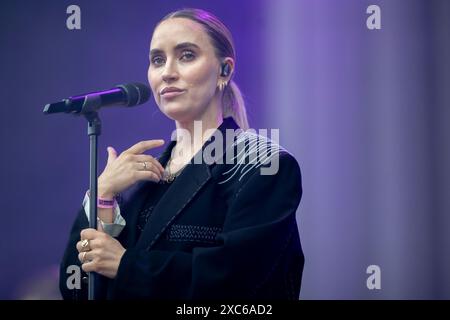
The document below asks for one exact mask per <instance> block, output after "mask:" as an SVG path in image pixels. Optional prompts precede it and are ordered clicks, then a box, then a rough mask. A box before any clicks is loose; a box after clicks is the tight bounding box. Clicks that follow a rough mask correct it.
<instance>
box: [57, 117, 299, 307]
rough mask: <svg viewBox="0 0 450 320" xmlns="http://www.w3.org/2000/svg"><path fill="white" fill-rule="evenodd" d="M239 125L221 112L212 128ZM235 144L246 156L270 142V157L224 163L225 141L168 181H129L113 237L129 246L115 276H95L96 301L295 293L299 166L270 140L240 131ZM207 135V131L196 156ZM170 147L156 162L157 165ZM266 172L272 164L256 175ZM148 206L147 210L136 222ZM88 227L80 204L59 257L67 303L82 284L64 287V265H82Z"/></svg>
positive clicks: (83, 293)
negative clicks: (80, 244) (121, 222)
mask: <svg viewBox="0 0 450 320" xmlns="http://www.w3.org/2000/svg"><path fill="white" fill-rule="evenodd" d="M237 128H238V127H237V125H236V123H235V122H234V121H233V120H232V119H231V118H227V119H224V122H223V123H222V125H221V126H220V127H219V128H218V130H217V132H220V133H222V136H223V137H225V135H226V132H225V130H226V129H233V130H235V129H237ZM247 138H248V139H247ZM237 140H245V141H246V143H247V144H246V148H244V149H243V151H244V152H243V154H244V156H245V159H247V156H250V155H252V150H258V151H263V150H264V148H263V147H268V148H269V149H270V154H271V158H270V160H271V162H270V163H267V162H265V161H262V160H261V159H258V161H257V162H256V163H250V162H248V161H244V162H239V163H237V164H236V163H235V164H230V163H228V162H227V161H221V160H224V159H228V155H230V154H232V153H231V151H230V150H233V148H227V146H226V145H224V146H223V148H222V150H219V149H217V150H216V158H215V160H216V161H214V162H213V163H206V162H202V163H200V164H193V163H190V164H188V165H187V166H186V167H185V168H184V169H183V171H182V172H181V173H180V175H179V176H178V177H177V178H176V179H175V180H174V181H173V182H172V183H171V184H170V185H158V184H156V183H153V182H142V183H139V184H138V185H136V186H135V190H134V191H133V192H131V193H130V196H129V197H128V198H126V201H124V203H123V205H121V214H122V216H123V217H124V219H125V221H126V226H125V228H124V229H123V230H122V232H121V233H120V235H119V236H118V237H117V240H118V241H119V242H120V243H121V244H122V246H123V247H124V248H125V249H126V251H125V253H124V255H123V256H122V259H121V261H120V265H119V268H118V271H117V275H116V277H115V278H114V279H108V278H106V277H103V276H100V277H99V278H100V279H101V282H102V285H101V286H99V287H100V288H98V296H97V298H98V299H239V298H242V299H298V297H299V292H300V284H301V276H302V272H303V265H304V257H303V252H302V248H301V245H300V237H299V233H298V228H297V222H296V210H297V208H298V205H299V203H300V199H301V196H302V187H301V175H300V168H299V166H298V163H297V161H296V160H295V158H294V157H293V156H292V155H291V154H290V153H288V152H287V151H286V150H284V149H283V148H281V147H279V146H276V145H274V144H273V143H272V142H270V141H267V139H255V135H251V134H250V133H242V134H240V135H239V139H237ZM212 141H215V138H214V135H213V137H212V138H211V139H210V140H208V141H207V142H206V143H205V145H204V146H203V148H202V150H201V151H199V152H203V151H205V150H207V149H206V148H208V147H210V146H211V143H212ZM225 143H227V142H225V141H224V144H225ZM174 145H175V142H172V143H170V144H169V145H168V147H167V149H166V150H165V151H164V153H163V154H162V156H161V157H160V158H159V161H160V162H161V164H162V165H163V166H165V165H166V163H167V160H168V159H169V156H170V153H171V150H172V149H173V147H174ZM233 146H234V144H233ZM263 168H265V169H267V168H270V169H272V168H273V169H275V170H274V171H273V172H272V173H271V174H267V172H266V173H265V174H263V170H262V169H263ZM148 207H153V210H151V211H152V212H151V214H149V215H147V219H143V218H142V215H141V214H140V213H141V212H142V211H143V210H145V209H146V208H148ZM145 220H147V222H146V223H145ZM139 221H142V222H139ZM138 226H139V227H138ZM87 227H88V221H87V218H86V214H85V212H84V209H83V208H81V210H80V211H79V213H78V216H77V219H76V221H75V222H74V224H73V227H72V230H71V233H70V237H69V241H68V244H67V248H66V250H65V253H64V257H63V259H62V262H61V271H60V290H61V293H62V295H63V297H64V298H65V299H86V298H87V284H85V283H82V287H81V289H80V290H76V289H74V290H70V289H68V287H67V281H68V280H69V281H70V279H68V278H69V277H70V276H71V275H72V274H71V273H70V272H69V273H68V272H67V270H68V268H69V267H70V266H71V265H80V261H79V260H78V251H77V250H76V243H77V241H79V240H80V231H81V230H82V229H85V228H87Z"/></svg>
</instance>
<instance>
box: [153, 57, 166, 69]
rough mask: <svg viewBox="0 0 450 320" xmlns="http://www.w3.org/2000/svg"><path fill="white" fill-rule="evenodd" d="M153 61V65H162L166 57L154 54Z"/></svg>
mask: <svg viewBox="0 0 450 320" xmlns="http://www.w3.org/2000/svg"><path fill="white" fill-rule="evenodd" d="M151 62H152V64H153V65H155V66H156V67H158V66H160V65H162V64H163V63H164V59H163V57H161V56H154V57H152V58H151Z"/></svg>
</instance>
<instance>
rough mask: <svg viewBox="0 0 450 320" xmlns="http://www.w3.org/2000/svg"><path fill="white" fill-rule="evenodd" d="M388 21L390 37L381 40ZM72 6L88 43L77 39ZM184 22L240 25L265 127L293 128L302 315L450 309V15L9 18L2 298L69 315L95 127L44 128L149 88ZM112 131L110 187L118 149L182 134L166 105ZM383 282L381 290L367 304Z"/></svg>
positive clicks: (287, 135) (81, 123) (166, 7)
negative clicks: (63, 265) (63, 282)
mask: <svg viewBox="0 0 450 320" xmlns="http://www.w3.org/2000/svg"><path fill="white" fill-rule="evenodd" d="M373 4H375V5H377V6H378V9H380V15H379V17H380V18H381V20H379V21H378V22H379V25H378V27H380V29H369V28H368V24H367V20H369V26H370V25H373V23H374V21H373V20H371V19H372V18H373V16H372V15H373V14H375V13H374V12H375V11H370V10H369V13H367V9H368V7H369V6H370V5H373ZM70 5H78V6H79V8H80V9H81V29H80V30H69V29H68V28H67V26H66V20H67V18H68V16H69V15H68V14H67V13H66V10H67V8H68V7H69V6H70ZM183 7H198V8H203V9H206V10H210V11H212V12H213V13H215V14H216V15H218V16H219V17H220V18H221V19H222V20H223V21H224V22H225V24H227V25H228V27H229V28H230V30H231V32H232V34H233V35H234V39H235V43H236V49H237V66H236V76H235V80H236V82H237V83H238V84H239V85H240V87H241V89H242V91H243V92H244V94H245V98H246V102H247V107H248V112H249V119H250V124H251V127H253V128H256V129H259V128H268V129H270V128H277V129H280V143H281V144H282V145H283V146H284V147H286V148H287V149H288V150H290V151H291V153H293V154H294V155H295V157H296V158H297V159H298V161H299V163H300V166H301V169H302V174H303V188H304V194H303V199H302V203H301V205H300V208H299V210H298V212H297V217H298V223H299V230H300V235H301V240H302V244H303V249H304V253H305V257H306V264H305V269H304V274H303V285H302V291H301V294H300V298H303V299H329V298H333V299H391V298H395V299H430V298H438V299H439V298H446V299H449V298H450V273H449V272H448V270H450V254H449V252H450V233H449V232H448V228H449V226H450V215H449V212H450V197H449V195H448V193H449V190H450V126H449V120H450V111H449V107H450V90H449V85H450V58H449V57H450V34H449V31H450V19H449V16H450V2H448V1H445V0H441V1H439V0H435V1H431V0H423V1H419V0H397V1H382V0H376V1H368V0H343V1H334V0H321V1H316V0H311V1H297V0H277V1H271V0H245V1H207V0H204V1H162V0H161V1H144V0H130V1H118V0H115V1H113V0H110V1H106V0H97V1H87V0H78V1H50V0H45V1H44V0H42V1H23V0H17V1H13V0H8V1H2V3H1V5H0V8H1V10H0V22H1V27H0V43H1V50H0V64H1V69H0V70H1V71H0V90H1V99H2V105H1V107H0V115H1V116H0V130H1V158H0V161H1V162H0V163H1V165H0V172H1V179H0V191H1V195H2V196H1V200H0V201H1V203H0V207H1V216H0V217H1V220H0V221H1V226H2V231H1V233H0V252H1V254H0V262H1V272H0V298H2V299H23V298H59V293H58V291H57V287H56V282H57V268H58V263H59V260H60V258H61V256H62V253H63V250H64V247H65V244H66V241H67V236H68V232H69V228H70V226H71V223H72V221H73V219H74V217H75V215H76V212H77V211H78V209H79V208H80V207H81V201H82V198H83V196H84V193H85V191H86V189H87V188H88V152H89V150H88V138H87V129H86V121H85V120H84V119H83V118H80V117H75V116H70V115H52V116H44V115H43V113H42V109H43V107H44V105H45V104H46V103H49V102H55V101H58V100H60V99H62V98H66V97H68V96H70V95H75V94H80V93H86V92H89V91H95V90H102V89H108V88H110V87H113V86H114V85H116V84H120V83H126V82H133V81H140V82H144V83H145V82H146V81H147V77H146V74H147V67H148V51H149V41H150V38H151V33H152V30H153V27H154V25H155V24H156V23H157V22H158V21H159V19H161V18H162V17H163V16H164V15H166V14H167V13H168V12H170V11H173V10H176V9H180V8H183ZM371 17H372V18H371ZM371 23H372V24H371ZM101 118H102V121H103V132H102V135H101V137H100V142H99V156H100V158H99V170H100V171H101V170H102V169H103V167H104V165H105V161H106V155H107V153H106V147H107V146H108V145H111V146H114V147H115V148H116V149H117V150H118V151H119V152H120V151H123V150H124V149H126V148H128V147H129V146H130V145H132V144H134V143H136V142H137V141H139V140H141V139H156V138H164V139H166V140H169V139H170V133H171V132H172V130H173V123H172V122H171V121H170V120H168V119H167V118H165V117H164V116H163V115H162V114H161V113H160V112H159V110H158V108H157V106H156V104H155V103H154V101H153V100H151V101H150V102H148V103H146V104H145V105H143V106H140V107H136V108H133V109H109V110H104V111H102V112H101ZM159 152H161V149H158V150H155V151H154V152H153V154H154V155H157V154H158V153H159ZM368 268H369V273H370V274H368V273H367V270H368ZM371 268H375V269H374V270H376V275H381V277H379V278H378V279H379V280H380V285H381V287H380V288H375V289H369V287H370V284H371V283H372V284H373V283H374V282H373V281H372V280H373V274H372V272H373V271H370V270H372V269H371ZM371 276H372V278H370V277H371ZM368 278H369V287H368V281H367V279H368Z"/></svg>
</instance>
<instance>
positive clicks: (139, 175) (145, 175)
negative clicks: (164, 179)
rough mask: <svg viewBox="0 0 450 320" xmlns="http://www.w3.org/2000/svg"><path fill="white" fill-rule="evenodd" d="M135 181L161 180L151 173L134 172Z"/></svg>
mask: <svg viewBox="0 0 450 320" xmlns="http://www.w3.org/2000/svg"><path fill="white" fill-rule="evenodd" d="M136 176H137V180H138V181H141V180H146V181H153V182H159V181H160V180H161V178H160V177H159V176H158V175H157V174H156V173H154V172H153V171H136Z"/></svg>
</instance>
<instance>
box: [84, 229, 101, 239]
mask: <svg viewBox="0 0 450 320" xmlns="http://www.w3.org/2000/svg"><path fill="white" fill-rule="evenodd" d="M98 233H99V232H98V231H97V230H95V229H92V228H88V229H83V230H81V232H80V238H81V240H84V239H87V240H92V239H95V238H97V237H98Z"/></svg>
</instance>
